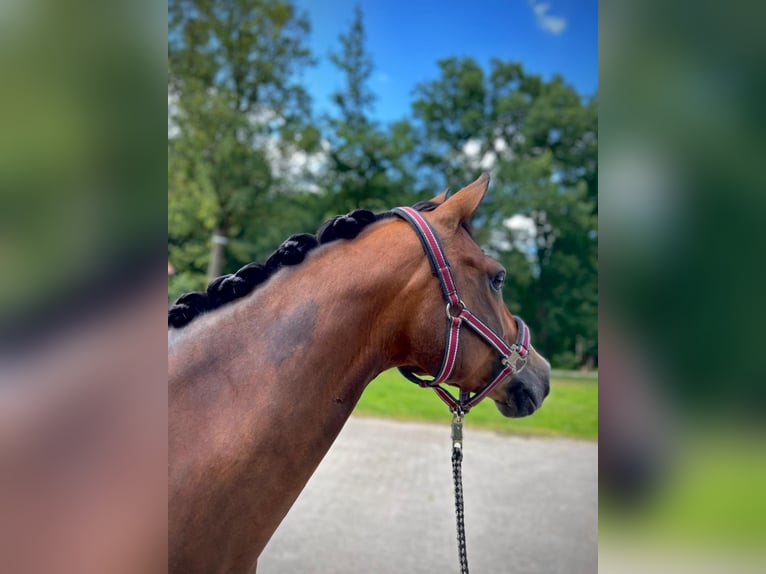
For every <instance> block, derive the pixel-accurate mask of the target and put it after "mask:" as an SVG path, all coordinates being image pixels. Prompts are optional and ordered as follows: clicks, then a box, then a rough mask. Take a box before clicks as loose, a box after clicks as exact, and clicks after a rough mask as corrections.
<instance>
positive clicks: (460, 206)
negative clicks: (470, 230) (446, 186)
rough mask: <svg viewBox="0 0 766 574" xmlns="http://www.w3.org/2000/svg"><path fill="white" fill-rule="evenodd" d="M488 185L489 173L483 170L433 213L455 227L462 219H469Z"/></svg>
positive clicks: (449, 225)
mask: <svg viewBox="0 0 766 574" xmlns="http://www.w3.org/2000/svg"><path fill="white" fill-rule="evenodd" d="M488 187H489V174H488V173H486V172H484V173H482V174H481V175H480V176H479V179H477V180H476V181H474V182H473V183H470V184H468V185H467V186H465V187H464V188H463V189H461V190H460V191H458V192H457V193H456V194H455V195H453V196H452V197H450V198H449V199H447V200H446V201H445V202H444V204H443V205H441V206H439V207H438V208H437V210H436V211H435V213H438V214H439V217H440V218H441V219H442V221H443V222H444V223H445V225H447V226H448V227H452V228H457V227H458V226H459V225H460V224H461V223H463V222H464V221H470V219H471V217H473V214H474V213H475V212H476V209H477V208H478V207H479V204H480V203H481V200H482V199H483V198H484V194H485V193H487V188H488Z"/></svg>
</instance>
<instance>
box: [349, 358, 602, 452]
mask: <svg viewBox="0 0 766 574" xmlns="http://www.w3.org/2000/svg"><path fill="white" fill-rule="evenodd" d="M354 413H355V414H359V415H368V416H379V417H387V418H394V419H401V420H418V421H431V422H440V423H445V424H447V423H449V422H450V420H451V415H450V413H449V411H448V410H447V406H446V405H445V404H444V403H443V402H442V401H441V400H440V399H439V397H438V396H437V395H436V393H434V392H433V391H431V390H429V389H421V388H420V387H418V386H417V385H414V384H413V383H411V382H409V381H407V380H405V379H404V378H403V377H402V376H401V375H399V373H398V372H397V371H395V370H392V371H386V372H385V373H381V374H380V375H379V376H378V377H377V378H376V379H375V380H374V381H372V382H371V383H370V385H369V386H368V387H367V389H366V390H365V391H364V394H363V395H362V398H361V400H360V401H359V404H358V405H357V407H356V410H355V411H354ZM465 424H466V426H467V427H469V428H470V427H474V428H483V429H491V430H496V431H500V432H507V433H515V434H528V435H547V436H569V437H576V438H584V439H593V440H595V439H597V438H598V382H597V379H596V378H595V377H594V378H590V379H587V378H585V379H583V378H577V379H574V378H564V377H554V378H553V379H552V380H551V393H550V395H548V398H546V399H545V403H544V404H543V406H542V408H541V409H540V410H539V411H537V412H536V413H534V414H533V415H531V416H529V417H526V418H523V419H509V418H505V417H504V416H502V415H501V414H500V413H499V412H498V410H497V409H496V408H495V404H494V402H493V401H492V400H491V399H487V400H485V401H482V402H481V403H479V404H478V405H477V406H475V407H474V408H473V409H471V412H470V413H469V414H468V416H467V417H466V422H465Z"/></svg>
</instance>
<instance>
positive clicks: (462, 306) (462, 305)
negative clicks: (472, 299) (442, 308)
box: [447, 299, 465, 320]
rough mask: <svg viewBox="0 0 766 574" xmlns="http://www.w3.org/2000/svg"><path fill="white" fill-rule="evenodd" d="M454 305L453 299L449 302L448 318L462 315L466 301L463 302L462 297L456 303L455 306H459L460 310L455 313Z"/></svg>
mask: <svg viewBox="0 0 766 574" xmlns="http://www.w3.org/2000/svg"><path fill="white" fill-rule="evenodd" d="M452 305H453V303H452V302H451V301H450V302H448V303H447V320H451V319H457V318H458V317H460V314H461V313H462V312H463V311H464V310H465V303H463V300H462V299H460V300H459V301H458V303H457V304H456V305H455V307H458V308H459V310H458V312H457V313H455V314H453V311H452Z"/></svg>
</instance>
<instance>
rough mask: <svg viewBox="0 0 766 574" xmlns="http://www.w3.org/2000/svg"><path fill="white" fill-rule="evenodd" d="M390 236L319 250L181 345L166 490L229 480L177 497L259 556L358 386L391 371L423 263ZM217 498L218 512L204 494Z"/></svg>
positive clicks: (374, 231)
mask: <svg viewBox="0 0 766 574" xmlns="http://www.w3.org/2000/svg"><path fill="white" fill-rule="evenodd" d="M392 228H393V229H392ZM399 229H400V228H399V226H397V225H394V224H393V223H391V222H389V223H386V224H384V223H379V224H375V225H374V226H372V228H370V229H368V230H366V231H365V232H364V233H363V234H362V235H361V236H360V237H358V238H357V239H355V240H353V241H338V242H336V243H333V244H330V245H328V246H326V247H322V248H320V249H318V250H316V251H315V252H312V253H311V254H310V255H309V257H307V259H306V261H304V262H303V263H302V264H300V265H298V266H295V267H291V268H286V269H283V270H282V271H280V272H279V273H277V274H276V275H275V276H274V277H272V278H271V279H270V280H269V281H268V282H267V283H266V284H264V285H263V286H262V287H261V288H259V289H258V290H257V291H255V292H254V293H253V294H252V295H250V296H249V297H247V298H246V299H244V300H242V301H240V302H239V303H236V304H233V305H230V306H229V307H227V308H222V309H221V310H219V311H217V312H216V313H213V314H211V315H210V316H209V317H202V318H200V319H198V320H197V321H195V322H194V323H192V325H190V326H189V327H188V329H189V331H188V333H186V334H183V332H181V333H179V334H180V335H181V338H180V340H179V341H178V342H177V343H175V344H174V348H173V352H172V353H171V356H170V365H169V368H170V372H171V379H172V380H171V387H170V397H169V399H170V402H171V413H170V416H171V421H170V427H171V454H172V455H173V456H174V457H175V460H174V461H173V462H172V464H171V466H172V467H173V466H174V467H175V468H171V481H174V477H176V476H178V477H187V476H190V475H193V476H199V477H209V476H226V477H229V478H227V483H226V486H225V487H223V486H222V485H220V484H215V485H210V484H205V483H204V480H202V478H201V479H200V482H199V483H198V484H197V483H195V485H194V486H192V485H190V486H187V487H185V488H187V489H191V490H192V491H194V492H198V493H201V494H200V495H199V496H204V497H206V498H205V499H204V500H205V501H206V502H204V504H205V505H206V507H207V510H205V511H201V513H202V514H206V515H210V514H216V515H221V516H227V517H228V518H227V520H229V523H228V524H230V525H234V524H238V526H237V528H238V529H239V530H238V532H239V534H237V535H236V536H237V537H242V538H243V542H242V544H243V546H247V548H250V549H253V550H254V551H255V550H257V549H258V548H260V547H262V545H264V544H265V542H266V541H267V540H268V538H269V537H270V534H271V532H273V530H274V529H275V528H276V526H277V525H278V524H279V522H280V521H281V519H282V518H283V516H284V514H286V512H287V510H288V509H289V508H290V506H291V505H292V503H293V501H294V500H295V498H296V497H297V496H298V494H299V493H300V490H301V489H302V488H303V486H304V485H305V483H306V481H307V480H308V479H309V477H310V476H311V474H312V473H313V471H314V469H315V468H316V466H317V465H318V464H319V462H320V460H321V459H322V457H323V456H324V454H325V452H326V451H327V450H328V449H329V447H330V445H331V444H332V442H333V440H334V439H335V437H336V436H337V434H338V433H339V432H340V429H341V428H342V427H343V425H344V423H345V421H346V420H347V418H348V416H349V415H350V413H351V411H352V409H353V408H354V406H355V404H356V402H357V401H358V399H359V397H360V396H361V393H362V391H363V390H364V388H365V386H366V385H367V383H368V382H369V381H371V380H372V379H373V378H374V377H375V376H376V375H377V374H378V373H380V372H381V371H382V370H384V369H386V368H389V367H391V366H393V365H394V364H397V362H398V361H399V360H400V355H401V353H402V348H404V347H406V342H403V341H402V337H401V336H400V335H403V333H404V330H405V327H406V321H405V319H404V318H405V317H407V305H409V304H413V302H412V300H413V296H410V297H407V296H406V293H415V292H417V287H418V286H417V285H416V284H415V283H413V282H412V277H413V275H414V274H415V272H416V271H417V269H418V267H419V266H421V265H427V262H426V261H425V258H424V257H423V254H422V251H421V250H420V248H419V246H418V244H417V239H416V238H415V237H414V236H410V234H399V233H396V231H397V230H399ZM400 236H404V237H400ZM413 286H414V287H413ZM435 288H437V289H438V287H435ZM183 480H186V479H185V478H184V479H183ZM183 480H179V482H180V483H183ZM218 489H220V490H221V494H220V500H219V499H218V498H217V497H218V495H216V498H215V500H210V499H209V496H210V495H209V494H205V493H210V492H215V491H217V490H218ZM223 491H225V492H223ZM187 496H191V494H188V495H187ZM182 499H183V497H181V498H179V500H182ZM229 501H237V504H238V506H236V507H234V508H229V504H230V502H229ZM244 501H247V502H248V503H246V504H241V503H242V502H244ZM264 501H267V502H268V504H265V503H264ZM251 509H253V510H251ZM255 509H258V510H257V511H256V510H255ZM176 514H177V515H178V516H179V520H180V521H181V522H182V521H183V517H182V513H180V512H176ZM235 516H237V517H239V522H238V519H237V518H235ZM253 524H255V525H256V527H255V528H256V529H257V532H255V533H252V531H251V528H253V527H252V526H251V525H253ZM227 528H228V527H227ZM232 528H233V527H232ZM248 533H250V534H248ZM225 535H227V536H235V535H234V534H233V533H232V532H228V531H227V532H226V533H225ZM222 536H224V533H223V532H222ZM246 537H249V538H248V539H247V540H244V539H245V538H246ZM231 540H233V539H231ZM232 543H233V542H232ZM211 544H212V542H211Z"/></svg>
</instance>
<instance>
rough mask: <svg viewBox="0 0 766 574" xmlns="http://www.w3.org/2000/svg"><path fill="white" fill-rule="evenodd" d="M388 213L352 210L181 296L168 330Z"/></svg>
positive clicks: (424, 205)
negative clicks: (263, 258)
mask: <svg viewBox="0 0 766 574" xmlns="http://www.w3.org/2000/svg"><path fill="white" fill-rule="evenodd" d="M436 207H437V205H436V204H435V203H433V202H431V201H421V202H418V203H416V204H415V205H413V208H414V209H417V210H418V211H433V210H434V209H436ZM393 215H394V214H393V213H392V212H391V211H384V212H383V213H378V214H375V213H373V212H371V211H368V210H366V209H355V210H354V211H352V212H351V213H347V214H346V215H336V216H335V217H333V218H332V219H330V220H328V221H325V222H324V223H323V224H322V225H321V227H320V228H319V230H318V231H317V233H316V235H312V234H310V233H298V234H296V235H291V236H290V237H288V238H287V239H285V241H284V242H283V243H282V245H280V246H279V247H278V248H277V249H276V251H274V253H272V254H271V255H270V256H269V258H268V259H267V260H266V263H264V264H260V263H255V262H253V263H248V264H247V265H245V266H244V267H242V268H241V269H240V270H239V271H237V272H236V273H231V274H229V275H222V276H221V277H217V278H215V279H213V280H212V281H211V282H210V284H209V285H208V286H207V290H206V291H205V292H201V291H193V292H191V293H185V294H183V295H181V296H180V297H179V298H178V299H177V300H176V302H175V303H174V304H173V305H172V306H171V307H170V309H168V328H171V327H172V328H175V329H180V328H181V327H184V326H185V325H188V324H189V323H191V322H192V321H193V320H194V319H195V318H196V317H198V316H199V315H202V314H203V313H207V312H209V311H213V310H215V309H218V308H219V307H222V306H224V305H226V304H227V303H231V302H232V301H236V300H237V299H240V298H242V297H244V296H245V295H248V294H249V293H251V292H252V291H253V290H254V289H255V288H256V287H258V286H259V285H261V284H262V283H265V282H266V280H267V279H268V278H269V277H271V276H272V275H273V274H274V273H276V272H277V271H278V270H279V269H280V268H282V267H287V266H292V265H298V264H299V263H301V262H302V261H303V260H304V259H305V258H306V255H307V254H308V253H309V252H310V251H311V250H313V249H316V248H317V247H319V246H320V245H325V244H327V243H330V242H332V241H335V240H336V239H353V238H355V237H356V236H357V235H359V233H360V232H361V231H362V230H363V229H364V228H365V227H367V226H368V225H370V224H371V223H374V222H375V221H380V220H382V219H387V218H390V217H393Z"/></svg>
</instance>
